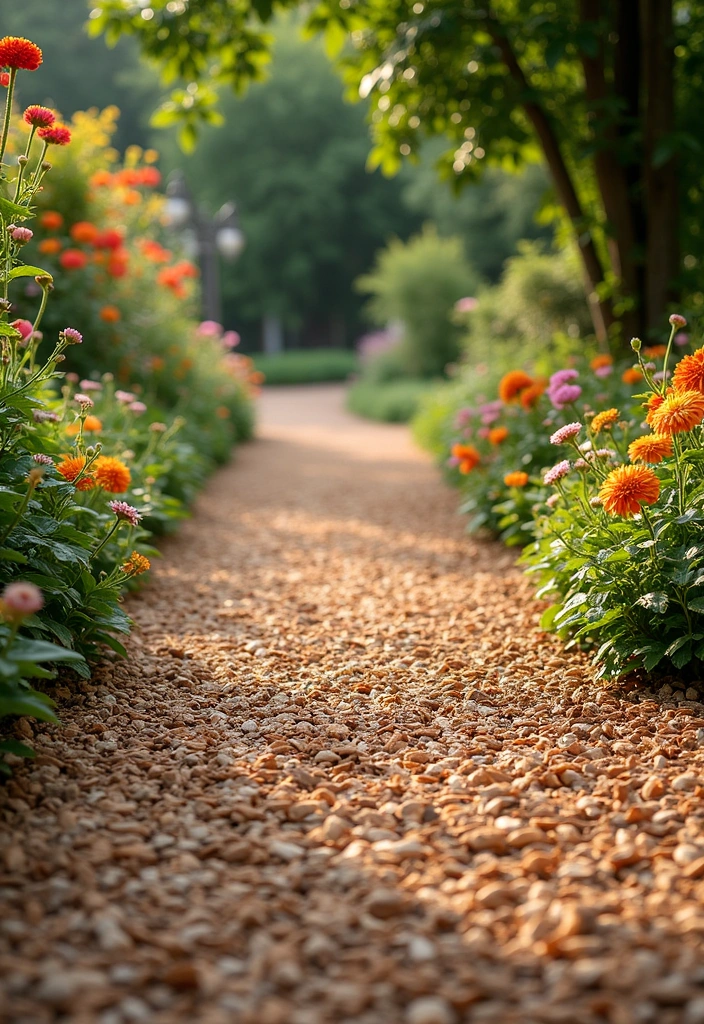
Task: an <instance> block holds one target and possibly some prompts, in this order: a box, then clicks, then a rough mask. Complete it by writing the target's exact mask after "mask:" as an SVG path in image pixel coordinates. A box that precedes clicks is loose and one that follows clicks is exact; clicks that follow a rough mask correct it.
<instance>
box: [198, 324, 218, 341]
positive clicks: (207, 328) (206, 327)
mask: <svg viewBox="0 0 704 1024" xmlns="http://www.w3.org/2000/svg"><path fill="white" fill-rule="evenodd" d="M222 331H223V328H222V324H219V323H218V322H217V321H216V320H203V322H202V323H200V324H198V326H197V328H196V334H199V335H200V336H201V338H219V337H220V336H221V335H222Z"/></svg>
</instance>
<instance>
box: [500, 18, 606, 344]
mask: <svg viewBox="0 0 704 1024" xmlns="http://www.w3.org/2000/svg"><path fill="white" fill-rule="evenodd" d="M489 29H490V32H491V35H492V38H493V40H494V43H495V44H496V46H497V47H498V49H499V51H500V52H501V56H502V59H503V61H504V63H505V64H506V66H507V68H508V70H509V72H510V74H511V77H512V78H513V80H514V81H515V82H516V84H517V85H518V86H519V89H520V91H521V93H522V94H523V95H524V96H525V97H526V98H525V99H523V101H522V105H523V109H524V110H525V112H526V115H527V117H528V118H529V120H530V122H531V124H532V125H533V128H534V130H535V133H536V135H537V136H538V140H539V142H540V145H541V146H542V149H543V153H544V154H545V162H546V163H547V166H548V170H549V171H550V174H551V175H552V179H553V182H554V184H555V190H556V191H557V195H558V198H559V200H560V202H561V204H562V205H563V206H564V208H565V210H566V212H567V215H568V216H569V218H570V220H571V221H572V224H573V226H574V229H575V234H576V237H577V244H578V246H579V251H580V254H581V257H582V266H583V269H584V276H585V282H586V286H587V298H588V301H589V310H590V312H591V316H592V323H593V324H594V331H595V333H596V336H597V338H599V340H600V341H602V342H605V341H606V340H607V339H608V336H609V332H610V331H611V328H612V327H613V325H614V324H615V323H616V318H615V317H614V313H613V308H612V306H611V303H610V301H608V300H603V299H600V298H599V295H598V289H599V287H600V286H601V285H603V284H604V269H603V267H602V264H601V259H600V258H599V253H598V251H597V248H596V246H595V244H594V241H593V239H592V237H591V233H590V232H589V231H588V228H587V218H586V217H585V214H584V210H583V209H582V204H581V202H580V200H579V196H578V195H577V191H576V189H575V187H574V183H573V181H572V177H571V175H570V172H569V169H568V167H567V164H566V162H565V158H564V156H563V154H562V150H561V148H560V143H559V140H558V138H557V134H556V132H555V129H554V127H553V125H552V123H551V121H550V119H549V117H548V115H547V114H546V113H545V111H544V109H543V108H542V106H541V105H540V104H539V103H538V102H537V101H536V100H534V99H530V98H528V97H529V96H530V88H529V85H528V81H527V79H526V76H525V74H524V72H523V68H522V67H521V66H520V64H519V62H518V58H517V57H516V54H515V53H514V51H513V48H512V46H511V44H510V42H509V40H508V39H507V37H506V36H505V35H504V34H503V33H502V31H501V28H500V26H499V24H498V22H497V21H496V19H495V18H493V17H492V18H491V19H490V21H489Z"/></svg>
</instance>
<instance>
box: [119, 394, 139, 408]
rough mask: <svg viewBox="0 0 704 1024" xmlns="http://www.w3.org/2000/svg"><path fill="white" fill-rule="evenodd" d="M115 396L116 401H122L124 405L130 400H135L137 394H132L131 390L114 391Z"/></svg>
mask: <svg viewBox="0 0 704 1024" xmlns="http://www.w3.org/2000/svg"><path fill="white" fill-rule="evenodd" d="M115 398H116V399H117V400H118V402H124V403H125V405H129V403H130V402H134V401H136V399H137V396H136V395H133V394H132V392H131V391H116V392H115Z"/></svg>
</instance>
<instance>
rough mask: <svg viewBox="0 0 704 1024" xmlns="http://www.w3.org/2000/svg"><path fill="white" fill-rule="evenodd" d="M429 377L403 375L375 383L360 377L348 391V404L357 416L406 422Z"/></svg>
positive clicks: (428, 384)
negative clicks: (403, 376)
mask: <svg viewBox="0 0 704 1024" xmlns="http://www.w3.org/2000/svg"><path fill="white" fill-rule="evenodd" d="M430 387H432V381H427V380H423V379H414V378H412V377H406V378H404V379H403V380H395V381H391V382H388V383H383V384H376V383H373V382H370V381H367V380H364V379H362V380H360V381H358V382H357V383H356V384H353V385H352V387H351V388H350V389H349V391H348V392H347V408H348V409H349V410H350V412H353V413H356V415H357V416H363V417H364V418H365V419H369V420H380V421H382V422H384V423H408V422H409V420H411V419H412V418H413V417H414V416H415V414H416V412H417V411H418V406H419V404H420V401H421V399H422V397H423V395H424V394H425V393H426V392H427V390H428V388H430Z"/></svg>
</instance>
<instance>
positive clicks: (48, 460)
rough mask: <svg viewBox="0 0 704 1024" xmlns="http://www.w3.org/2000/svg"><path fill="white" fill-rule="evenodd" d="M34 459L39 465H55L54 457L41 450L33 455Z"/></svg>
mask: <svg viewBox="0 0 704 1024" xmlns="http://www.w3.org/2000/svg"><path fill="white" fill-rule="evenodd" d="M32 459H33V460H34V461H35V462H36V463H37V465H39V466H53V465H54V460H53V459H52V457H51V456H50V455H43V454H42V453H41V452H37V454H36V455H33V456H32Z"/></svg>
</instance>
